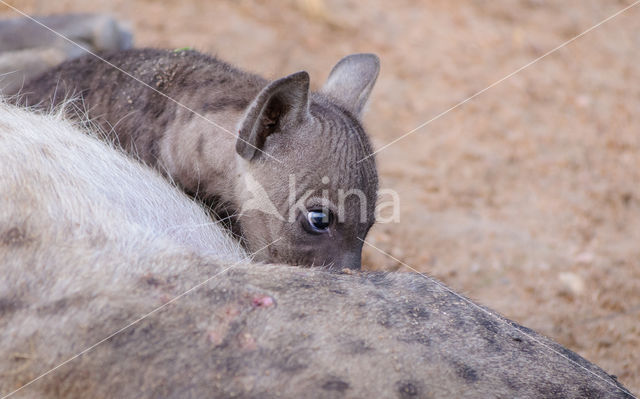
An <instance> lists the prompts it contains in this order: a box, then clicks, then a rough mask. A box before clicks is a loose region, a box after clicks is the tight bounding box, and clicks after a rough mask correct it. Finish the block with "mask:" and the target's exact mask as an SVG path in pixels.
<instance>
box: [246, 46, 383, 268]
mask: <svg viewBox="0 0 640 399" xmlns="http://www.w3.org/2000/svg"><path fill="white" fill-rule="evenodd" d="M379 69H380V67H379V61H378V57H376V56H375V55H372V54H354V55H350V56H347V57H345V58H343V59H342V60H341V61H340V62H338V64H337V65H336V66H335V67H334V68H333V70H332V71H331V74H330V76H329V79H328V80H327V82H326V83H325V84H324V86H323V87H322V89H321V90H320V92H318V93H311V92H309V75H308V74H307V73H306V72H298V73H295V74H293V75H289V76H287V77H284V78H282V79H279V80H276V81H274V82H272V83H270V84H269V85H267V86H266V87H265V88H264V89H263V90H262V91H261V92H260V94H258V96H257V97H256V98H255V99H254V101H253V103H252V104H251V106H250V107H249V108H248V110H247V112H246V115H245V117H244V119H243V120H242V122H241V123H240V127H239V136H238V139H237V142H236V151H237V153H238V155H239V157H238V158H239V162H240V168H239V170H240V171H241V175H240V181H239V186H238V193H237V197H238V199H239V200H240V203H239V204H238V205H239V208H240V209H239V212H240V215H239V222H240V228H241V229H242V234H243V236H244V237H245V239H246V242H247V246H248V248H249V250H250V251H252V252H255V251H258V250H261V249H262V248H263V247H265V246H267V247H266V248H264V249H262V250H261V251H259V252H258V253H257V254H256V259H257V260H263V261H267V262H274V263H276V262H278V263H280V262H281V263H288V264H294V265H309V266H313V265H315V266H330V267H334V268H351V269H358V268H360V262H361V252H362V243H363V242H362V240H364V238H365V236H366V234H367V232H368V231H369V228H370V227H371V225H372V224H373V223H374V209H375V203H376V196H377V189H378V175H377V171H376V166H375V162H374V160H373V157H372V156H371V153H372V149H371V145H370V144H369V140H368V139H367V135H366V133H365V132H364V129H363V128H362V125H361V123H360V116H361V113H362V110H363V108H364V106H365V104H366V102H367V99H368V97H369V94H370V92H371V89H372V88H373V85H374V83H375V81H376V78H377V76H378V71H379Z"/></svg>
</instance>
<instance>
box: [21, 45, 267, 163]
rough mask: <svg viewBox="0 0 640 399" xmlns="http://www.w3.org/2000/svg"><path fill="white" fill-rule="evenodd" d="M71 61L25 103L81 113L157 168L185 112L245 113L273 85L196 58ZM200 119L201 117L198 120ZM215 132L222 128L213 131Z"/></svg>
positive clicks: (191, 54) (150, 53)
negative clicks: (170, 130)
mask: <svg viewBox="0 0 640 399" xmlns="http://www.w3.org/2000/svg"><path fill="white" fill-rule="evenodd" d="M99 56H100V57H101V58H102V59H100V58H98V57H95V56H92V55H87V56H84V57H80V58H78V59H75V60H71V61H68V62H65V63H63V64H61V65H59V66H58V67H56V68H53V69H51V70H49V71H47V72H46V73H44V74H43V75H41V76H39V77H37V78H35V79H34V80H32V81H31V82H29V83H28V84H26V85H25V87H24V90H23V96H22V98H21V101H22V102H23V103H26V104H27V105H38V106H39V107H42V108H45V109H46V108H48V107H50V106H51V105H52V104H53V105H56V104H59V103H61V102H63V101H65V100H67V99H68V98H76V99H77V101H75V102H74V104H75V105H76V107H77V109H78V110H80V111H81V113H82V111H86V112H87V114H88V116H89V117H90V118H91V119H92V121H93V122H94V123H97V124H98V125H99V126H100V127H101V128H102V130H104V131H105V132H107V133H110V134H111V135H113V138H114V139H115V140H117V142H118V143H119V144H120V145H121V146H122V148H124V149H125V150H126V151H128V152H131V153H135V154H137V155H138V156H139V157H140V158H141V159H143V160H144V161H145V162H147V163H148V164H150V165H154V164H155V163H156V161H157V160H158V155H159V152H158V151H159V148H158V145H159V143H160V141H161V139H162V136H163V135H164V133H165V131H166V130H167V127H168V125H169V124H170V123H171V122H173V120H174V118H175V117H176V110H177V109H178V107H180V105H178V104H177V103H176V102H175V101H173V100H176V101H177V102H178V103H180V104H181V105H182V106H185V107H188V108H189V109H191V110H194V111H195V112H198V113H201V114H208V113H211V112H213V113H215V112H225V111H229V110H231V111H234V112H241V111H243V110H244V109H245V108H246V107H247V106H248V105H249V103H250V102H251V100H252V99H253V98H254V97H255V95H256V94H257V93H258V92H259V90H260V89H261V88H262V87H263V86H264V85H266V83H267V81H266V80H264V79H262V78H260V77H258V76H256V75H252V74H248V73H244V72H242V71H239V70H237V69H235V68H233V67H231V66H230V65H228V64H226V63H224V62H222V61H219V60H217V59H215V58H214V57H210V56H207V55H204V54H201V53H198V52H196V51H191V50H181V51H170V50H157V49H132V50H125V51H117V52H107V53H103V54H99ZM191 116H193V115H191ZM211 128H212V129H216V128H215V127H214V126H211Z"/></svg>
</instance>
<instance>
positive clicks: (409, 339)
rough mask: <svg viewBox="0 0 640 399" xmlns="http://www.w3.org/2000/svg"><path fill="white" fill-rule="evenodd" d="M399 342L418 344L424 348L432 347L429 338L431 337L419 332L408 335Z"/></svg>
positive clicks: (401, 337) (399, 338) (400, 338)
mask: <svg viewBox="0 0 640 399" xmlns="http://www.w3.org/2000/svg"><path fill="white" fill-rule="evenodd" d="M398 341H400V342H406V343H416V344H420V345H423V346H430V345H431V338H429V336H427V335H426V334H424V333H421V332H419V331H413V332H410V333H408V334H405V335H402V336H400V337H398Z"/></svg>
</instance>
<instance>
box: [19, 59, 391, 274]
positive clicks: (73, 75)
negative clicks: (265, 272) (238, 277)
mask: <svg viewBox="0 0 640 399" xmlns="http://www.w3.org/2000/svg"><path fill="white" fill-rule="evenodd" d="M104 59H105V60H106V61H107V62H104V61H103V60H100V59H98V58H96V57H93V56H87V57H82V58H80V59H77V60H73V61H69V62H66V63H64V64H62V65H60V66H59V67H57V68H54V69H52V70H50V71H48V72H47V73H45V74H44V75H42V76H40V77H38V78H36V79H34V80H33V81H31V82H30V83H29V84H27V85H26V86H25V88H24V89H23V91H22V95H21V96H20V99H21V100H22V101H25V102H26V103H27V104H28V105H38V104H39V105H40V106H41V107H44V108H46V107H48V106H49V105H51V103H54V104H55V103H58V102H61V101H64V100H66V99H68V98H70V97H75V98H77V101H78V102H77V103H76V104H77V106H78V108H80V109H85V108H86V111H87V113H88V115H89V117H90V118H91V119H92V121H93V122H94V123H98V124H99V125H100V126H101V127H102V129H103V130H104V131H106V132H108V133H111V134H112V136H113V138H114V140H115V141H117V143H118V144H119V145H120V146H122V148H124V149H125V150H126V151H127V152H129V153H133V154H135V155H136V156H137V157H139V158H140V159H142V160H143V161H144V162H146V163H147V164H149V165H152V166H155V167H156V168H157V169H158V170H160V171H162V172H163V173H165V174H167V175H168V176H169V177H170V178H171V179H172V180H173V181H175V182H177V183H178V184H179V185H180V186H181V187H182V188H183V189H184V190H185V191H186V192H188V193H190V194H194V195H196V196H197V197H198V198H199V199H202V200H204V201H205V202H206V203H208V204H210V205H214V206H216V208H217V210H218V211H219V212H220V213H222V215H223V216H224V215H225V214H232V215H235V214H238V216H237V218H234V220H235V221H237V223H235V224H234V226H235V227H236V232H238V233H239V234H240V235H241V236H242V237H243V238H244V239H245V240H244V241H245V243H246V245H247V248H248V249H249V250H250V251H252V252H254V251H256V250H258V249H259V248H261V247H262V246H264V245H265V244H266V243H269V242H273V241H274V240H275V239H276V238H279V239H280V241H279V242H278V243H276V244H274V245H272V246H271V247H269V249H268V250H267V251H264V252H263V253H262V254H260V255H259V256H258V259H260V260H263V261H268V262H271V263H280V262H282V263H288V264H293V265H335V266H336V267H337V268H343V267H347V268H354V269H357V268H360V260H361V250H362V241H361V239H364V237H365V236H366V234H367V231H368V230H369V228H370V227H371V225H372V224H373V222H374V208H375V202H376V195H377V187H378V179H377V172H376V169H375V163H374V160H373V158H372V157H369V155H370V154H371V152H372V150H371V147H370V144H369V141H368V138H367V136H366V134H365V132H364V130H363V128H362V126H361V124H360V121H359V119H358V118H359V115H360V113H361V111H362V108H363V107H364V103H365V102H366V99H367V98H368V96H369V93H370V91H371V88H372V87H373V84H374V82H375V79H376V77H377V74H378V68H379V67H378V60H377V57H375V56H373V55H365V54H360V55H352V56H348V57H345V58H344V59H343V60H342V61H340V62H339V63H338V64H337V65H336V68H334V71H333V72H332V75H331V76H330V78H329V80H328V81H327V83H326V84H325V86H323V90H324V92H323V93H310V92H309V88H308V87H309V76H308V74H306V73H305V72H300V73H297V74H292V75H289V76H288V77H285V78H282V79H279V80H276V81H274V82H269V81H268V80H266V79H263V78H261V77H259V76H257V75H253V74H250V73H246V72H242V71H240V70H238V69H235V68H233V67H231V66H230V65H228V64H226V63H224V62H221V61H219V60H217V59H215V58H212V57H209V56H207V55H204V54H201V53H198V52H196V51H191V50H188V51H167V50H153V49H136V50H127V51H121V52H115V53H109V54H105V55H104ZM114 66H115V67H116V68H114ZM123 71H126V73H127V74H125V73H124V72H123ZM129 75H130V76H129ZM132 76H133V77H135V79H134V78H132ZM332 77H333V78H334V79H333V80H332ZM325 92H326V93H325ZM178 103H179V104H181V105H178ZM193 111H195V112H196V113H197V114H199V115H201V116H198V115H196V114H195V113H194V112H193ZM212 121H213V123H212ZM360 161H361V162H360ZM292 176H293V177H295V181H296V182H297V184H296V185H295V189H294V193H293V194H294V195H290V193H291V189H290V184H289V183H290V179H291V177H292ZM247 179H250V181H255V182H257V183H258V184H259V185H260V186H261V187H262V189H264V190H265V191H266V194H267V196H268V198H263V199H264V200H269V202H270V203H269V204H266V205H268V206H263V205H265V204H262V203H261V205H260V206H259V207H257V208H256V207H254V208H255V209H253V208H252V209H248V210H247V209H245V205H247V204H248V203H249V201H250V200H252V201H254V203H255V201H256V199H255V198H254V197H255V193H254V192H250V190H251V188H250V186H251V185H247V184H246V182H247V181H248V180H247ZM350 190H357V191H358V192H359V193H362V194H363V195H364V197H365V199H364V200H360V199H359V198H358V197H357V196H354V195H352V196H351V197H350V198H347V199H346V200H345V201H343V200H342V199H340V196H341V193H345V192H349V191H350ZM309 191H311V192H312V193H313V196H312V197H308V196H306V197H305V193H307V192H309ZM325 193H327V194H325ZM324 196H327V198H326V200H327V201H329V202H331V203H332V204H333V207H334V208H338V209H335V210H334V213H335V214H336V215H338V214H339V213H340V214H344V215H346V218H345V220H341V221H340V223H335V224H334V225H333V226H332V230H331V234H319V235H317V234H313V233H312V234H309V233H308V232H307V231H305V230H304V229H302V228H301V226H302V224H303V223H304V220H305V216H304V215H305V213H306V211H308V210H311V209H312V208H317V207H319V206H320V205H319V204H318V203H319V202H320V199H319V198H320V197H324ZM316 197H317V198H316ZM300 198H302V199H304V198H307V199H308V201H310V202H314V203H306V204H303V206H302V208H305V207H306V209H305V210H304V211H303V212H302V213H301V216H302V217H300V212H298V211H299V210H300V207H298V206H297V205H296V202H297V200H298V199H300ZM314 198H315V199H314ZM263 199H260V200H259V201H258V202H260V201H262V200H263ZM323 201H324V199H323ZM272 209H273V210H274V212H271V210H272ZM345 209H346V211H345ZM362 210H364V213H363V212H361V211H362ZM362 215H364V216H362Z"/></svg>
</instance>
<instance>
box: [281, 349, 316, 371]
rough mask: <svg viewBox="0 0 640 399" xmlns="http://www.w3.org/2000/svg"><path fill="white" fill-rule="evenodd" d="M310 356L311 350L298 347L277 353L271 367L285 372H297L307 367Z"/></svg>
mask: <svg viewBox="0 0 640 399" xmlns="http://www.w3.org/2000/svg"><path fill="white" fill-rule="evenodd" d="M311 356H312V355H311V351H310V350H307V349H300V350H297V351H294V352H290V353H287V354H284V355H283V354H281V353H279V354H278V355H277V356H276V361H275V362H274V364H273V367H275V368H277V369H279V370H282V371H284V372H285V373H292V374H297V373H299V372H301V371H303V370H305V369H307V368H308V367H309V361H310V359H311Z"/></svg>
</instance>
